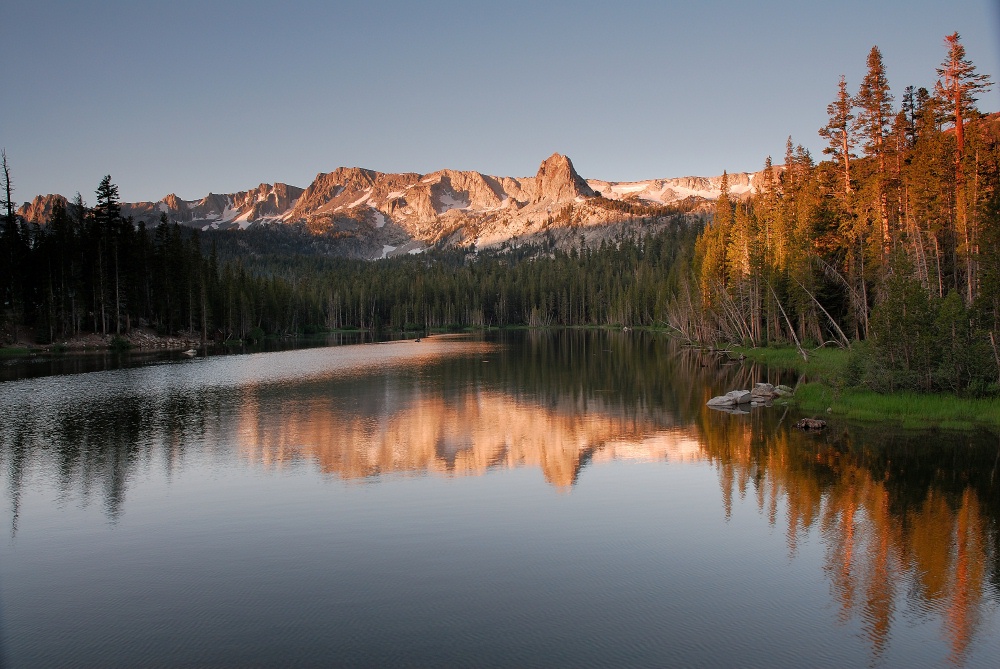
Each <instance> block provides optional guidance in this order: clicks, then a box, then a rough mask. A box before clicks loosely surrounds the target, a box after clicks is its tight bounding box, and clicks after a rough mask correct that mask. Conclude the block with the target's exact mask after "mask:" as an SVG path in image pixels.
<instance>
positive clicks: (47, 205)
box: [17, 194, 69, 225]
mask: <svg viewBox="0 0 1000 669" xmlns="http://www.w3.org/2000/svg"><path fill="white" fill-rule="evenodd" d="M56 203H59V204H61V205H62V206H64V207H68V205H69V203H68V202H67V201H66V198H65V197H63V196H62V195H53V194H49V195H36V196H35V197H34V199H33V200H32V201H31V202H25V203H24V204H22V205H21V206H20V207H18V209H17V215H18V216H20V217H21V218H23V219H24V220H26V221H27V222H28V223H37V224H38V225H44V224H45V223H47V222H48V221H49V219H51V218H52V209H53V207H55V205H56Z"/></svg>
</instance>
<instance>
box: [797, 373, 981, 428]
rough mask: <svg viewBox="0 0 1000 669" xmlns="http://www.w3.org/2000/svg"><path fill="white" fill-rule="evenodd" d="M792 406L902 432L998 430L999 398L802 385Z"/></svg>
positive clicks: (824, 384) (814, 384)
mask: <svg viewBox="0 0 1000 669" xmlns="http://www.w3.org/2000/svg"><path fill="white" fill-rule="evenodd" d="M795 403H796V404H797V405H798V406H799V408H801V409H802V410H803V411H805V412H807V413H809V412H812V413H816V414H820V413H826V411H827V409H832V412H831V413H834V414H837V415H839V416H844V417H845V418H848V419H851V420H858V421H864V422H877V421H893V422H898V423H900V424H901V426H902V427H904V428H915V429H916V428H928V427H938V428H941V429H947V430H973V429H975V428H977V427H989V428H993V429H996V428H1000V397H987V398H967V397H958V396H956V395H947V394H941V393H915V392H896V393H891V394H882V393H876V392H875V391H872V390H867V389H865V388H853V387H848V388H837V387H834V386H830V385H827V384H826V383H815V382H814V383H805V384H802V385H800V386H799V387H798V388H797V389H796V391H795Z"/></svg>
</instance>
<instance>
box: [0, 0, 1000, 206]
mask: <svg viewBox="0 0 1000 669" xmlns="http://www.w3.org/2000/svg"><path fill="white" fill-rule="evenodd" d="M3 23H4V27H5V32H4V46H5V51H6V53H7V63H8V65H7V67H5V68H4V69H3V71H2V74H0V82H2V86H3V87H2V90H3V94H2V98H0V99H2V101H3V105H2V107H3V112H2V113H0V147H3V148H5V149H6V152H7V158H8V161H9V164H10V168H11V175H12V182H13V185H14V188H15V192H14V199H15V200H16V201H17V202H18V203H20V202H24V201H28V200H30V199H31V198H33V197H34V196H35V195H39V194H45V193H61V194H63V195H66V196H67V197H72V195H73V194H75V193H76V192H78V191H79V192H80V193H81V194H82V195H83V197H84V200H86V201H87V202H89V203H92V202H93V200H94V190H95V189H96V187H97V184H98V183H99V182H100V180H101V178H102V177H103V176H104V175H105V174H111V176H112V179H113V180H114V182H115V183H116V184H118V186H119V189H120V193H121V197H122V199H123V200H125V201H141V200H154V201H155V200H158V199H160V198H162V197H164V196H165V195H167V194H168V193H171V192H174V193H176V194H177V195H178V196H180V197H181V198H183V199H187V200H192V199H198V198H201V197H203V196H205V195H206V194H207V193H209V192H215V193H226V192H235V191H239V190H246V189H248V188H252V187H255V186H256V185H257V184H259V183H262V182H266V183H273V182H276V181H280V182H285V183H289V184H293V185H296V186H301V187H303V188H304V187H306V186H308V185H309V183H310V182H311V181H312V180H313V178H314V177H315V176H316V174H317V173H319V172H329V171H332V170H333V169H335V168H337V167H339V166H342V165H343V166H359V167H367V168H370V169H375V170H379V171H382V172H421V173H426V172H431V171H434V170H438V169H443V168H451V169H460V170H477V171H480V172H483V173H486V174H493V175H499V176H532V175H534V174H535V172H536V170H537V169H538V165H539V163H540V162H541V161H542V160H543V159H544V158H546V157H547V156H549V155H550V154H552V153H553V152H556V151H558V152H560V153H565V154H566V155H568V156H569V157H570V158H571V159H572V160H573V163H574V165H575V166H576V168H577V171H578V172H580V174H581V175H583V176H584V177H585V178H594V179H605V180H609V181H637V180H642V179H652V178H666V177H679V176H687V175H699V176H715V175H718V174H721V173H722V171H723V170H728V171H730V172H738V171H752V170H758V169H760V168H761V167H762V166H763V164H764V159H765V158H766V157H767V156H768V155H771V156H772V157H773V158H774V160H775V162H780V161H781V160H782V159H783V156H784V146H785V139H786V138H787V137H788V136H789V135H791V136H792V139H793V141H794V142H796V143H801V144H803V145H804V146H806V147H807V148H808V149H810V150H811V151H812V153H813V156H814V158H816V159H817V160H819V159H822V158H823V156H822V153H821V151H822V148H823V145H824V144H823V141H822V140H821V139H820V138H819V136H818V135H817V132H816V131H817V129H818V128H819V127H820V126H822V125H824V124H825V123H826V120H827V117H826V106H827V104H829V103H830V102H831V101H832V100H833V98H834V96H835V94H836V91H837V82H838V79H839V77H840V75H841V74H844V75H846V77H847V81H848V86H849V88H850V89H851V90H852V92H853V91H856V90H857V87H858V84H859V83H860V82H861V79H862V77H863V76H864V71H865V59H866V57H867V54H868V51H869V49H870V48H871V47H872V46H873V45H878V47H879V48H880V50H881V51H882V55H883V58H884V61H885V64H886V70H887V73H888V78H889V83H890V86H891V88H892V92H893V94H894V96H895V98H896V106H897V107H898V104H899V100H900V98H901V96H902V93H903V89H904V88H905V87H906V86H907V85H911V84H912V85H914V86H917V87H920V86H925V87H927V88H928V89H930V88H932V87H933V84H934V82H935V81H936V79H937V75H936V73H935V68H936V67H937V66H938V65H939V64H940V63H941V61H942V60H943V59H944V56H945V47H944V45H943V42H944V36H945V35H946V34H950V33H952V32H954V31H958V32H959V33H960V34H961V35H962V43H963V44H964V45H965V47H966V52H967V54H968V57H969V58H970V59H971V60H972V61H973V62H974V63H975V64H976V66H977V68H978V71H979V72H981V73H985V74H989V75H990V76H991V77H992V78H993V80H994V87H993V90H992V91H990V92H989V93H988V94H987V95H985V96H983V97H982V98H981V99H980V101H979V108H980V109H981V110H982V111H987V112H991V111H1000V87H998V86H997V85H996V82H997V80H998V79H1000V1H998V0H979V1H973V0H960V1H957V2H947V3H945V2H931V1H928V0H911V1H908V2H877V1H876V2H873V1H872V0H867V1H850V2H837V3H813V2H788V1H780V2H779V1H773V2H769V1H767V0H761V1H760V2H756V3H750V2H713V1H711V0H708V1H705V2H689V3H673V2H628V1H622V2H616V3H608V2H591V1H589V0H580V1H577V2H564V1H557V0H551V1H548V2H520V1H513V2H502V3H498V2H492V3H485V2H435V1H430V0H429V1H427V2H419V3H414V2H408V3H404V2H388V1H386V2H377V1H366V2H351V3H345V2H294V1H292V2H285V3H280V4H279V3H273V2H272V3H265V2H258V1H256V0H246V1H244V2H209V1H206V2H189V1H187V0H181V1H178V2H171V3H163V2H151V1H147V0H132V1H127V0H121V1H118V2H54V1H48V0H31V1H24V0H7V2H6V3H5V8H4V12H3Z"/></svg>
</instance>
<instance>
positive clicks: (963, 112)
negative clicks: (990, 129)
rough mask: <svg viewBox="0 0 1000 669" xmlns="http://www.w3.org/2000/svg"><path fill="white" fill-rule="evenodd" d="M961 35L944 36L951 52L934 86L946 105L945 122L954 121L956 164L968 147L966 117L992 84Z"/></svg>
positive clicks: (940, 68) (937, 94)
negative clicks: (969, 56)
mask: <svg viewBox="0 0 1000 669" xmlns="http://www.w3.org/2000/svg"><path fill="white" fill-rule="evenodd" d="M959 39H960V37H959V34H958V33H957V32H956V33H952V34H951V35H948V36H947V37H945V38H944V42H945V46H947V47H948V55H947V57H946V58H945V59H944V62H942V63H941V67H939V68H937V73H938V76H939V77H940V79H938V82H937V84H935V86H934V94H935V95H936V96H937V97H938V98H940V99H941V100H942V101H943V102H944V103H945V108H946V109H947V112H946V116H945V122H946V123H954V124H955V145H956V147H955V148H956V151H957V155H956V157H955V162H956V164H958V163H960V162H961V160H962V152H963V151H964V150H965V119H968V118H971V117H973V116H974V115H975V114H976V107H975V103H976V100H977V99H978V98H977V96H978V95H979V94H980V93H985V92H986V91H988V90H989V89H990V87H991V86H992V82H991V81H990V77H989V75H986V74H976V66H975V65H973V64H972V61H970V60H969V59H967V58H966V57H965V47H964V46H962V43H961V42H960V41H959Z"/></svg>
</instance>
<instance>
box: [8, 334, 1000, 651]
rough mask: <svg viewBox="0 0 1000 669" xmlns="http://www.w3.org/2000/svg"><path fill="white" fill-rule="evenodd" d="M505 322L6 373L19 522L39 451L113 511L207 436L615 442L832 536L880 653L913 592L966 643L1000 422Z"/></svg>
mask: <svg viewBox="0 0 1000 669" xmlns="http://www.w3.org/2000/svg"><path fill="white" fill-rule="evenodd" d="M505 337H506V338H505V339H504V340H502V341H501V342H499V343H500V345H499V346H497V347H492V346H488V347H484V348H481V349H476V350H475V351H474V352H473V354H468V352H466V353H465V354H462V355H458V356H449V355H442V356H439V357H434V356H431V357H427V356H423V357H421V358H420V359H418V360H414V361H413V364H408V365H403V366H396V367H390V368H385V367H383V366H381V364H380V363H379V362H378V360H377V359H375V360H373V364H372V366H371V368H370V369H362V370H360V371H358V370H353V371H352V372H351V373H350V374H338V375H330V376H320V377H317V378H308V379H304V380H295V379H289V378H283V379H282V380H281V381H280V382H274V383H269V382H268V381H267V374H266V370H264V372H263V373H262V379H263V380H262V381H254V382H249V383H242V384H236V385H232V384H230V385H218V386H216V385H213V384H212V383H211V382H208V383H204V384H201V385H198V384H185V383H180V384H173V385H168V386H167V388H166V389H165V390H164V391H163V392H148V388H132V386H130V385H129V383H131V382H133V381H134V382H136V383H138V384H140V385H141V384H142V382H143V381H142V379H143V378H144V377H143V376H142V370H139V371H135V370H133V371H131V372H128V374H131V375H133V376H134V379H133V380H132V381H129V379H126V382H125V383H124V384H123V385H122V387H121V390H120V392H105V393H96V394H95V395H93V396H91V395H90V394H88V392H87V385H86V383H85V382H83V381H79V379H80V378H83V377H79V378H78V379H77V381H78V382H76V383H74V382H73V377H67V378H68V379H69V381H67V382H66V383H64V384H63V385H59V384H56V383H54V382H53V383H50V384H49V385H48V386H43V387H40V388H41V390H39V389H38V388H36V389H34V390H33V391H32V392H33V393H34V394H33V395H31V397H32V398H33V399H32V401H30V402H27V401H21V400H22V399H23V397H26V396H27V395H21V396H19V395H18V394H17V393H18V392H20V390H18V388H21V387H20V386H18V387H17V388H15V389H14V390H11V388H12V386H7V387H6V388H4V387H0V406H2V408H3V412H4V414H5V416H6V417H7V419H6V421H5V422H4V424H3V425H2V426H0V440H2V441H0V458H2V460H3V466H4V471H5V478H6V484H7V488H8V494H9V495H10V497H11V508H12V518H11V531H12V533H14V534H16V532H17V529H18V522H19V505H20V499H21V495H22V492H23V488H24V486H26V485H31V484H30V481H31V476H30V473H31V472H40V473H41V474H42V475H43V476H46V477H54V478H55V479H56V480H57V481H58V485H57V487H58V490H59V495H60V497H61V498H62V499H63V500H66V499H70V498H73V497H79V498H81V499H82V500H84V502H86V501H87V500H90V499H91V498H94V497H98V498H99V499H100V500H101V503H103V505H104V507H105V509H106V514H107V516H108V517H109V518H110V519H112V520H115V519H116V518H117V517H118V516H119V514H120V513H121V511H122V509H123V508H124V505H125V504H126V492H127V490H128V487H129V485H130V483H131V482H132V481H133V480H134V479H135V477H136V473H137V472H138V471H139V470H141V469H143V468H150V467H152V468H157V467H159V468H162V471H164V472H165V473H166V476H167V477H168V478H169V476H170V475H171V473H172V472H174V471H176V470H177V469H178V468H181V467H183V466H184V463H185V458H186V457H187V455H188V454H189V453H191V452H199V453H209V454H211V455H212V457H217V458H219V459H220V460H225V459H229V458H232V457H234V455H235V456H237V457H239V458H242V459H243V460H244V461H246V462H250V463H252V464H253V465H254V466H258V467H265V468H281V467H283V466H285V465H287V464H288V463H290V462H294V463H302V462H306V463H311V466H315V467H317V468H318V469H319V470H321V471H322V472H324V473H327V474H329V475H331V476H334V477H337V478H341V479H348V480H358V479H370V478H371V477H379V476H386V475H392V474H406V475H441V476H469V475H481V474H484V473H486V472H488V471H490V470H495V469H504V468H515V467H531V468H537V469H538V470H540V471H541V472H542V474H543V476H544V478H545V480H546V481H547V482H548V483H549V484H551V485H553V486H556V487H558V488H559V489H561V490H565V491H570V490H571V489H572V488H573V486H574V485H584V484H585V483H580V479H581V474H582V472H583V471H584V470H585V468H586V467H587V466H588V465H591V464H593V463H599V462H602V461H609V460H618V459H632V460H646V461H655V462H662V461H666V462H668V463H681V462H700V463H703V465H705V466H711V467H714V468H715V469H716V470H717V472H718V478H719V484H720V492H721V496H722V500H723V508H724V513H725V514H726V516H727V518H728V517H729V516H730V514H731V513H732V510H733V505H734V498H735V497H738V498H739V499H740V500H745V499H747V497H748V496H750V497H751V499H753V500H755V503H756V507H757V509H758V511H759V513H760V514H762V515H763V516H765V517H766V518H767V519H768V522H769V523H770V524H771V525H772V526H778V525H779V523H783V524H784V526H785V527H784V532H785V535H786V540H787V546H788V551H789V553H790V555H792V556H794V555H795V554H796V551H797V549H798V544H799V541H800V538H801V537H803V536H804V535H810V534H813V535H815V536H818V537H819V539H820V540H821V542H822V545H823V546H824V551H825V558H824V570H825V573H826V577H827V579H828V580H829V584H830V595H831V597H832V600H833V601H834V602H835V603H836V606H837V607H838V609H839V618H840V620H841V621H842V622H843V623H845V624H846V623H848V622H849V621H852V620H858V621H859V622H860V625H861V627H862V629H863V630H864V634H865V635H866V637H867V639H868V642H869V644H870V648H871V652H872V655H873V658H875V659H878V658H879V657H881V656H882V654H883V652H884V651H885V649H886V646H887V643H888V641H889V638H890V632H891V630H892V626H893V625H894V624H898V622H897V621H898V619H899V617H900V616H901V615H902V613H903V609H905V610H906V611H909V612H912V613H914V614H915V615H917V616H919V617H926V616H935V617H939V618H940V620H941V621H942V624H943V630H942V633H943V635H944V636H945V637H946V638H947V639H948V642H949V644H950V652H951V658H950V659H951V661H952V662H954V663H955V664H962V662H963V660H964V657H965V654H966V652H967V651H968V649H969V648H970V644H971V643H972V641H973V639H974V637H975V635H976V632H977V627H978V625H979V624H980V622H981V621H980V616H981V614H982V612H983V611H984V610H986V608H988V606H991V605H995V603H996V602H997V601H998V600H1000V576H998V574H1000V565H998V562H1000V558H998V556H1000V538H998V537H1000V532H998V525H997V521H998V517H1000V513H998V511H1000V508H998V507H1000V489H998V488H1000V481H998V480H997V461H998V458H1000V449H998V442H997V438H996V436H993V435H987V434H975V435H954V434H937V433H897V432H894V431H893V430H891V429H888V430H887V429H885V428H865V427H859V426H853V425H839V426H838V425H836V423H837V421H832V422H834V423H835V425H834V428H833V429H831V430H829V431H827V432H825V433H823V434H819V435H814V434H805V433H802V432H799V431H796V430H794V429H793V428H792V427H791V425H792V423H793V420H794V414H793V412H790V411H788V410H785V409H782V408H780V407H773V408H769V409H762V410H755V411H753V412H752V413H751V414H750V415H745V416H734V415H729V414H723V413H719V412H715V411H712V410H710V409H708V408H707V407H706V406H705V402H706V401H707V399H708V398H710V397H712V396H713V395H715V394H719V393H720V392H724V391H726V390H729V389H732V388H737V387H749V386H750V385H751V384H752V382H754V381H759V380H770V381H772V382H778V381H787V380H788V379H787V378H786V377H783V376H782V375H780V374H777V373H774V372H768V371H767V370H763V369H759V368H756V367H754V366H741V365H729V364H724V362H722V361H720V360H719V359H718V358H716V357H706V356H703V355H701V354H699V353H698V352H696V351H692V350H688V349H684V348H682V347H679V346H678V345H677V344H676V343H673V342H669V341H667V340H665V339H663V338H662V337H657V336H654V335H649V334H643V333H629V334H626V333H618V332H595V331H561V332H529V333H519V334H515V335H505ZM400 345H402V344H400ZM413 346H423V344H420V345H416V344H414V345H413ZM331 350H332V349H331ZM275 355H278V354H275ZM312 355H316V353H315V352H314V353H312ZM262 360H265V361H266V360H267V359H266V358H264V359H262ZM45 388H49V389H52V392H48V391H46V390H45ZM19 398H21V399H19ZM4 403H6V404H4ZM782 519H783V520H782ZM991 603H992V604H991Z"/></svg>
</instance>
